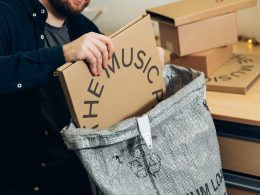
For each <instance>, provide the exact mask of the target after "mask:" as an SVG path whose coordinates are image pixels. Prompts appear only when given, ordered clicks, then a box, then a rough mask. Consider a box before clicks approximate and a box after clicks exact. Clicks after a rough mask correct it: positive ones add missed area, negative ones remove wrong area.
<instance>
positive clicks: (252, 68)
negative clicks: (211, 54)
mask: <svg viewBox="0 0 260 195" xmlns="http://www.w3.org/2000/svg"><path fill="white" fill-rule="evenodd" d="M259 75H260V56H259V55H247V54H234V55H233V57H232V59H230V60H229V61H228V62H227V63H225V64H224V65H223V66H222V67H220V68H219V69H218V70H217V71H216V72H215V73H214V74H212V75H211V76H210V77H208V78H207V79H206V82H207V90H209V91H218V92H228V93H238V94H246V92H247V91H248V89H249V88H250V87H251V86H252V85H253V84H254V82H255V81H257V79H258V76H259Z"/></svg>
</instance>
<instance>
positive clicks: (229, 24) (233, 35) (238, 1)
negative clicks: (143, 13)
mask: <svg viewBox="0 0 260 195" xmlns="http://www.w3.org/2000/svg"><path fill="white" fill-rule="evenodd" d="M254 5H256V0H224V1H216V0H196V1H195V0H182V1H177V2H174V3H170V4H167V5H163V6H159V7H155V8H152V9H149V10H147V13H149V14H151V16H152V17H153V18H154V19H155V20H158V21H159V29H160V38H161V45H162V47H165V48H167V49H168V50H170V51H172V52H173V53H175V54H177V55H178V56H184V55H188V54H192V53H196V52H199V51H203V50H207V49H212V48H215V47H221V46H224V45H230V44H232V43H234V42H236V41H237V29H236V28H237V22H236V13H235V11H237V10H239V9H242V8H246V7H251V6H254Z"/></svg>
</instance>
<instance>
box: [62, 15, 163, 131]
mask: <svg viewBox="0 0 260 195" xmlns="http://www.w3.org/2000/svg"><path fill="white" fill-rule="evenodd" d="M111 37H112V40H113V43H114V45H115V50H116V51H115V53H114V54H113V56H112V59H111V60H110V61H109V67H108V69H106V70H104V71H103V74H102V76H99V77H94V76H92V75H91V74H90V72H89V70H88V68H87V65H86V64H85V63H84V62H76V63H74V64H71V65H64V67H61V68H59V71H60V80H61V83H62V86H63V90H64V92H65V95H66V99H67V102H68V105H69V108H70V111H71V115H72V118H73V121H74V122H75V123H76V125H77V126H78V127H83V128H86V127H87V128H96V129H104V128H108V127H110V126H112V125H115V124H116V123H118V122H119V121H121V120H123V119H127V118H129V117H133V116H141V115H143V114H144V113H145V112H147V111H149V110H150V109H152V108H153V106H155V105H156V104H157V103H158V102H160V101H162V100H163V97H164V91H165V84H164V80H163V75H162V67H161V65H160V60H159V56H158V53H157V49H156V43H155V38H154V33H153V29H152V23H151V19H150V16H143V17H141V18H139V19H137V20H136V21H134V22H132V23H130V24H129V25H127V26H125V27H123V28H122V29H120V30H119V31H118V32H116V33H115V34H113V35H112V36H111Z"/></svg>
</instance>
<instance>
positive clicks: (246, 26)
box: [83, 0, 260, 37]
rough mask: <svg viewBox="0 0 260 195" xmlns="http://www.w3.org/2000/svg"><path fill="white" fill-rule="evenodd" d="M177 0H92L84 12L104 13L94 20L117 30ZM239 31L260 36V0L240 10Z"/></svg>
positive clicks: (93, 14)
mask: <svg viewBox="0 0 260 195" xmlns="http://www.w3.org/2000/svg"><path fill="white" fill-rule="evenodd" d="M174 1H176V0H92V1H91V3H90V5H89V7H88V8H87V9H86V10H85V11H84V12H83V13H84V14H85V15H87V16H89V18H90V19H91V18H93V16H95V15H96V14H97V11H94V12H90V10H91V9H92V10H99V9H102V10H103V11H102V13H101V14H100V15H99V16H98V17H97V18H96V20H95V21H94V22H95V23H96V24H97V25H98V26H99V28H100V29H101V30H102V31H103V32H110V33H112V32H115V31H116V30H117V29H119V28H120V27H122V26H123V25H124V24H126V23H128V22H129V21H131V20H132V19H134V18H135V17H137V16H139V15H141V14H143V13H145V9H147V8H151V7H154V6H158V5H161V4H166V3H169V2H174ZM238 33H239V34H244V35H247V36H254V37H260V0H257V6H256V7H254V8H249V9H245V10H241V11H239V12H238Z"/></svg>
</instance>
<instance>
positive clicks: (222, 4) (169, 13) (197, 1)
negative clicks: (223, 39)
mask: <svg viewBox="0 0 260 195" xmlns="http://www.w3.org/2000/svg"><path fill="white" fill-rule="evenodd" d="M255 5H256V0H181V1H177V2H174V3H170V4H166V5H162V6H159V7H154V8H151V9H148V10H146V12H147V13H149V14H150V15H151V16H152V17H153V18H155V19H157V20H162V21H167V22H173V23H174V24H175V26H179V25H183V24H187V23H192V22H195V21H199V20H203V19H206V18H209V17H214V16H218V15H222V14H226V13H230V12H234V11H237V10H240V9H243V8H248V7H252V6H255Z"/></svg>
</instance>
